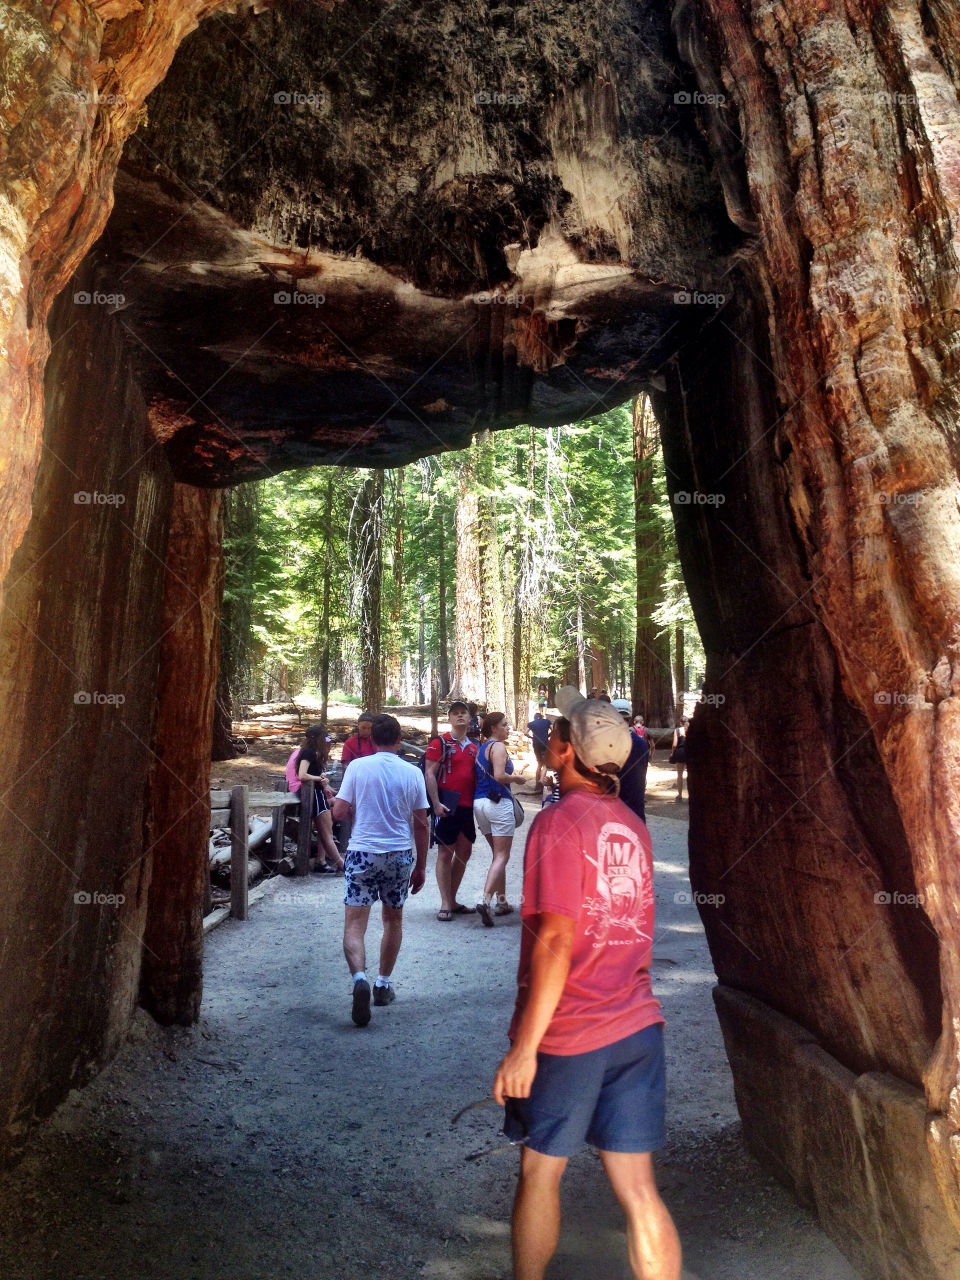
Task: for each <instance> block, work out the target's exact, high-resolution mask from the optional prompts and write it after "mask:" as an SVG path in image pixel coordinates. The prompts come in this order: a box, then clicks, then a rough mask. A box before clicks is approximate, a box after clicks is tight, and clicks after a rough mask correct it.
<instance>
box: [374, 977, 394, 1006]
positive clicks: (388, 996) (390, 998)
mask: <svg viewBox="0 0 960 1280" xmlns="http://www.w3.org/2000/svg"><path fill="white" fill-rule="evenodd" d="M396 998H397V993H396V992H395V991H394V989H393V987H392V986H391V985H389V984H388V985H387V986H385V987H382V986H381V985H380V983H379V982H375V983H374V985H373V1003H374V1004H375V1005H385V1004H393V1002H394V1000H396Z"/></svg>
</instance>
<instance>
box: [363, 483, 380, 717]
mask: <svg viewBox="0 0 960 1280" xmlns="http://www.w3.org/2000/svg"><path fill="white" fill-rule="evenodd" d="M383 489H384V473H383V470H382V468H380V469H377V470H375V471H373V472H371V473H370V475H369V476H368V477H367V479H366V480H365V481H364V483H363V488H362V489H361V490H360V496H359V498H358V499H357V515H356V519H357V524H358V548H357V552H358V554H357V568H356V572H357V583H358V589H359V592H360V699H361V701H362V703H363V706H364V709H365V710H367V711H372V712H374V713H376V712H378V711H379V710H380V707H381V706H382V704H383V657H382V652H381V645H380V637H381V594H382V583H383Z"/></svg>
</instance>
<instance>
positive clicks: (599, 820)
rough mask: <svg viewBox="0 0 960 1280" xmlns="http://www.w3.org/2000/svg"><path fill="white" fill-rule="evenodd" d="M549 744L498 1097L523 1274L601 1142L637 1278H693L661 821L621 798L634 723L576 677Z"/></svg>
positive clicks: (537, 1267) (527, 864) (520, 1279)
mask: <svg viewBox="0 0 960 1280" xmlns="http://www.w3.org/2000/svg"><path fill="white" fill-rule="evenodd" d="M556 703H557V707H558V709H559V711H560V713H561V716H562V717H563V718H562V719H559V720H557V721H555V722H554V726H553V730H552V732H551V734H550V738H549V740H548V743H547V766H548V768H551V769H555V770H556V771H557V773H558V774H559V778H560V800H559V802H558V803H557V804H553V805H550V806H549V807H548V808H546V809H543V810H542V811H541V812H540V813H539V814H538V815H537V817H536V818H535V819H534V822H533V826H532V827H531V828H530V834H529V836H528V837H527V846H526V851H525V857H524V876H523V926H524V927H523V934H522V937H521V943H520V965H519V970H518V973H517V1003H516V1008H515V1011H514V1015H513V1022H512V1023H511V1026H510V1032H509V1036H510V1041H511V1047H510V1050H509V1052H508V1053H507V1054H506V1056H505V1057H504V1059H503V1061H502V1062H501V1063H500V1066H499V1067H498V1068H497V1073H496V1079H495V1080H494V1086H493V1096H494V1098H495V1099H496V1101H497V1102H499V1103H500V1104H501V1105H504V1104H505V1105H506V1120H505V1123H504V1133H505V1134H506V1136H507V1137H508V1138H509V1139H510V1140H511V1141H513V1142H520V1143H522V1144H523V1146H522V1152H521V1162H520V1178H519V1181H518V1183H517V1194H516V1199H515V1201H514V1207H513V1266H514V1276H515V1280H543V1276H544V1274H545V1272H546V1269H547V1265H548V1263H549V1261H550V1259H551V1258H552V1257H553V1254H554V1251H555V1250H556V1247H557V1241H558V1239H559V1235H560V1179H561V1177H562V1175H563V1171H564V1169H565V1168H566V1164H567V1161H568V1159H569V1158H570V1156H572V1155H574V1154H575V1153H576V1152H577V1151H579V1150H580V1148H581V1147H582V1146H583V1144H584V1142H588V1143H590V1145H591V1146H593V1147H595V1148H596V1149H597V1150H598V1153H599V1155H600V1159H601V1161H602V1162H603V1167H604V1171H605V1172H606V1174H607V1177H608V1178H609V1180H610V1183H611V1185H612V1186H613V1189H614V1192H615V1194H616V1196H617V1199H618V1200H619V1202H620V1206H621V1208H622V1209H623V1211H624V1214H625V1216H626V1221H627V1251H628V1256H629V1260H630V1267H631V1271H632V1273H633V1275H634V1276H635V1277H636V1278H637V1280H680V1276H681V1257H680V1241H679V1239H678V1237H677V1232H676V1228H675V1227H674V1225H673V1221H672V1220H671V1217H670V1214H669V1212H668V1210H667V1208H666V1206H665V1205H664V1203H663V1201H662V1200H661V1199H660V1195H659V1192H658V1191H657V1185H656V1181H655V1178H654V1171H653V1155H652V1152H654V1151H655V1150H656V1149H657V1148H658V1147H660V1146H662V1145H663V1141H664V1133H663V1130H664V1058H663V1015H662V1013H661V1012H660V1004H659V1002H658V1000H657V998H656V996H655V995H654V994H653V991H652V989H651V985H650V961H651V954H652V950H653V919H654V912H653V859H652V852H651V847H650V836H649V834H648V832H647V828H646V826H645V825H644V824H643V823H642V822H641V821H640V819H639V818H638V817H637V816H636V815H635V814H634V813H632V812H631V810H630V809H628V808H627V806H626V805H625V804H624V803H623V802H622V801H621V800H620V799H618V796H617V790H618V786H617V778H616V775H617V774H618V772H619V770H620V769H621V768H622V767H623V765H624V763H625V761H626V760H627V758H628V756H629V754H630V731H629V729H628V728H627V726H626V725H625V724H624V723H623V721H622V720H621V718H620V716H619V714H618V713H617V712H616V711H615V710H614V708H613V707H612V706H608V705H607V704H606V703H603V702H600V701H599V700H596V699H586V698H583V697H582V696H581V695H580V692H579V690H577V689H574V688H572V687H570V686H566V687H565V688H563V689H560V690H559V691H558V693H557V699H556Z"/></svg>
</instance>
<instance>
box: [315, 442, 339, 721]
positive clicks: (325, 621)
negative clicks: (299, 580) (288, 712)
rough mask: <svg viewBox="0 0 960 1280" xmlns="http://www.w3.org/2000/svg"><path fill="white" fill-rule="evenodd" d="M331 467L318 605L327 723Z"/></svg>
mask: <svg viewBox="0 0 960 1280" xmlns="http://www.w3.org/2000/svg"><path fill="white" fill-rule="evenodd" d="M334 474H335V473H334V471H333V468H332V467H331V468H330V471H329V472H328V474H327V489H326V494H325V496H324V502H323V590H322V593H321V601H322V603H321V606H320V631H319V638H320V720H321V722H322V723H323V724H326V723H327V707H328V705H329V702H330V588H331V581H330V579H331V576H332V572H333V477H334Z"/></svg>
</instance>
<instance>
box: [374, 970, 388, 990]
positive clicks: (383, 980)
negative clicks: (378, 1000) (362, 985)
mask: <svg viewBox="0 0 960 1280" xmlns="http://www.w3.org/2000/svg"><path fill="white" fill-rule="evenodd" d="M389 985H390V979H389V978H385V977H384V976H383V974H382V973H381V974H380V975H379V976H378V978H377V981H376V986H378V987H389Z"/></svg>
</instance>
